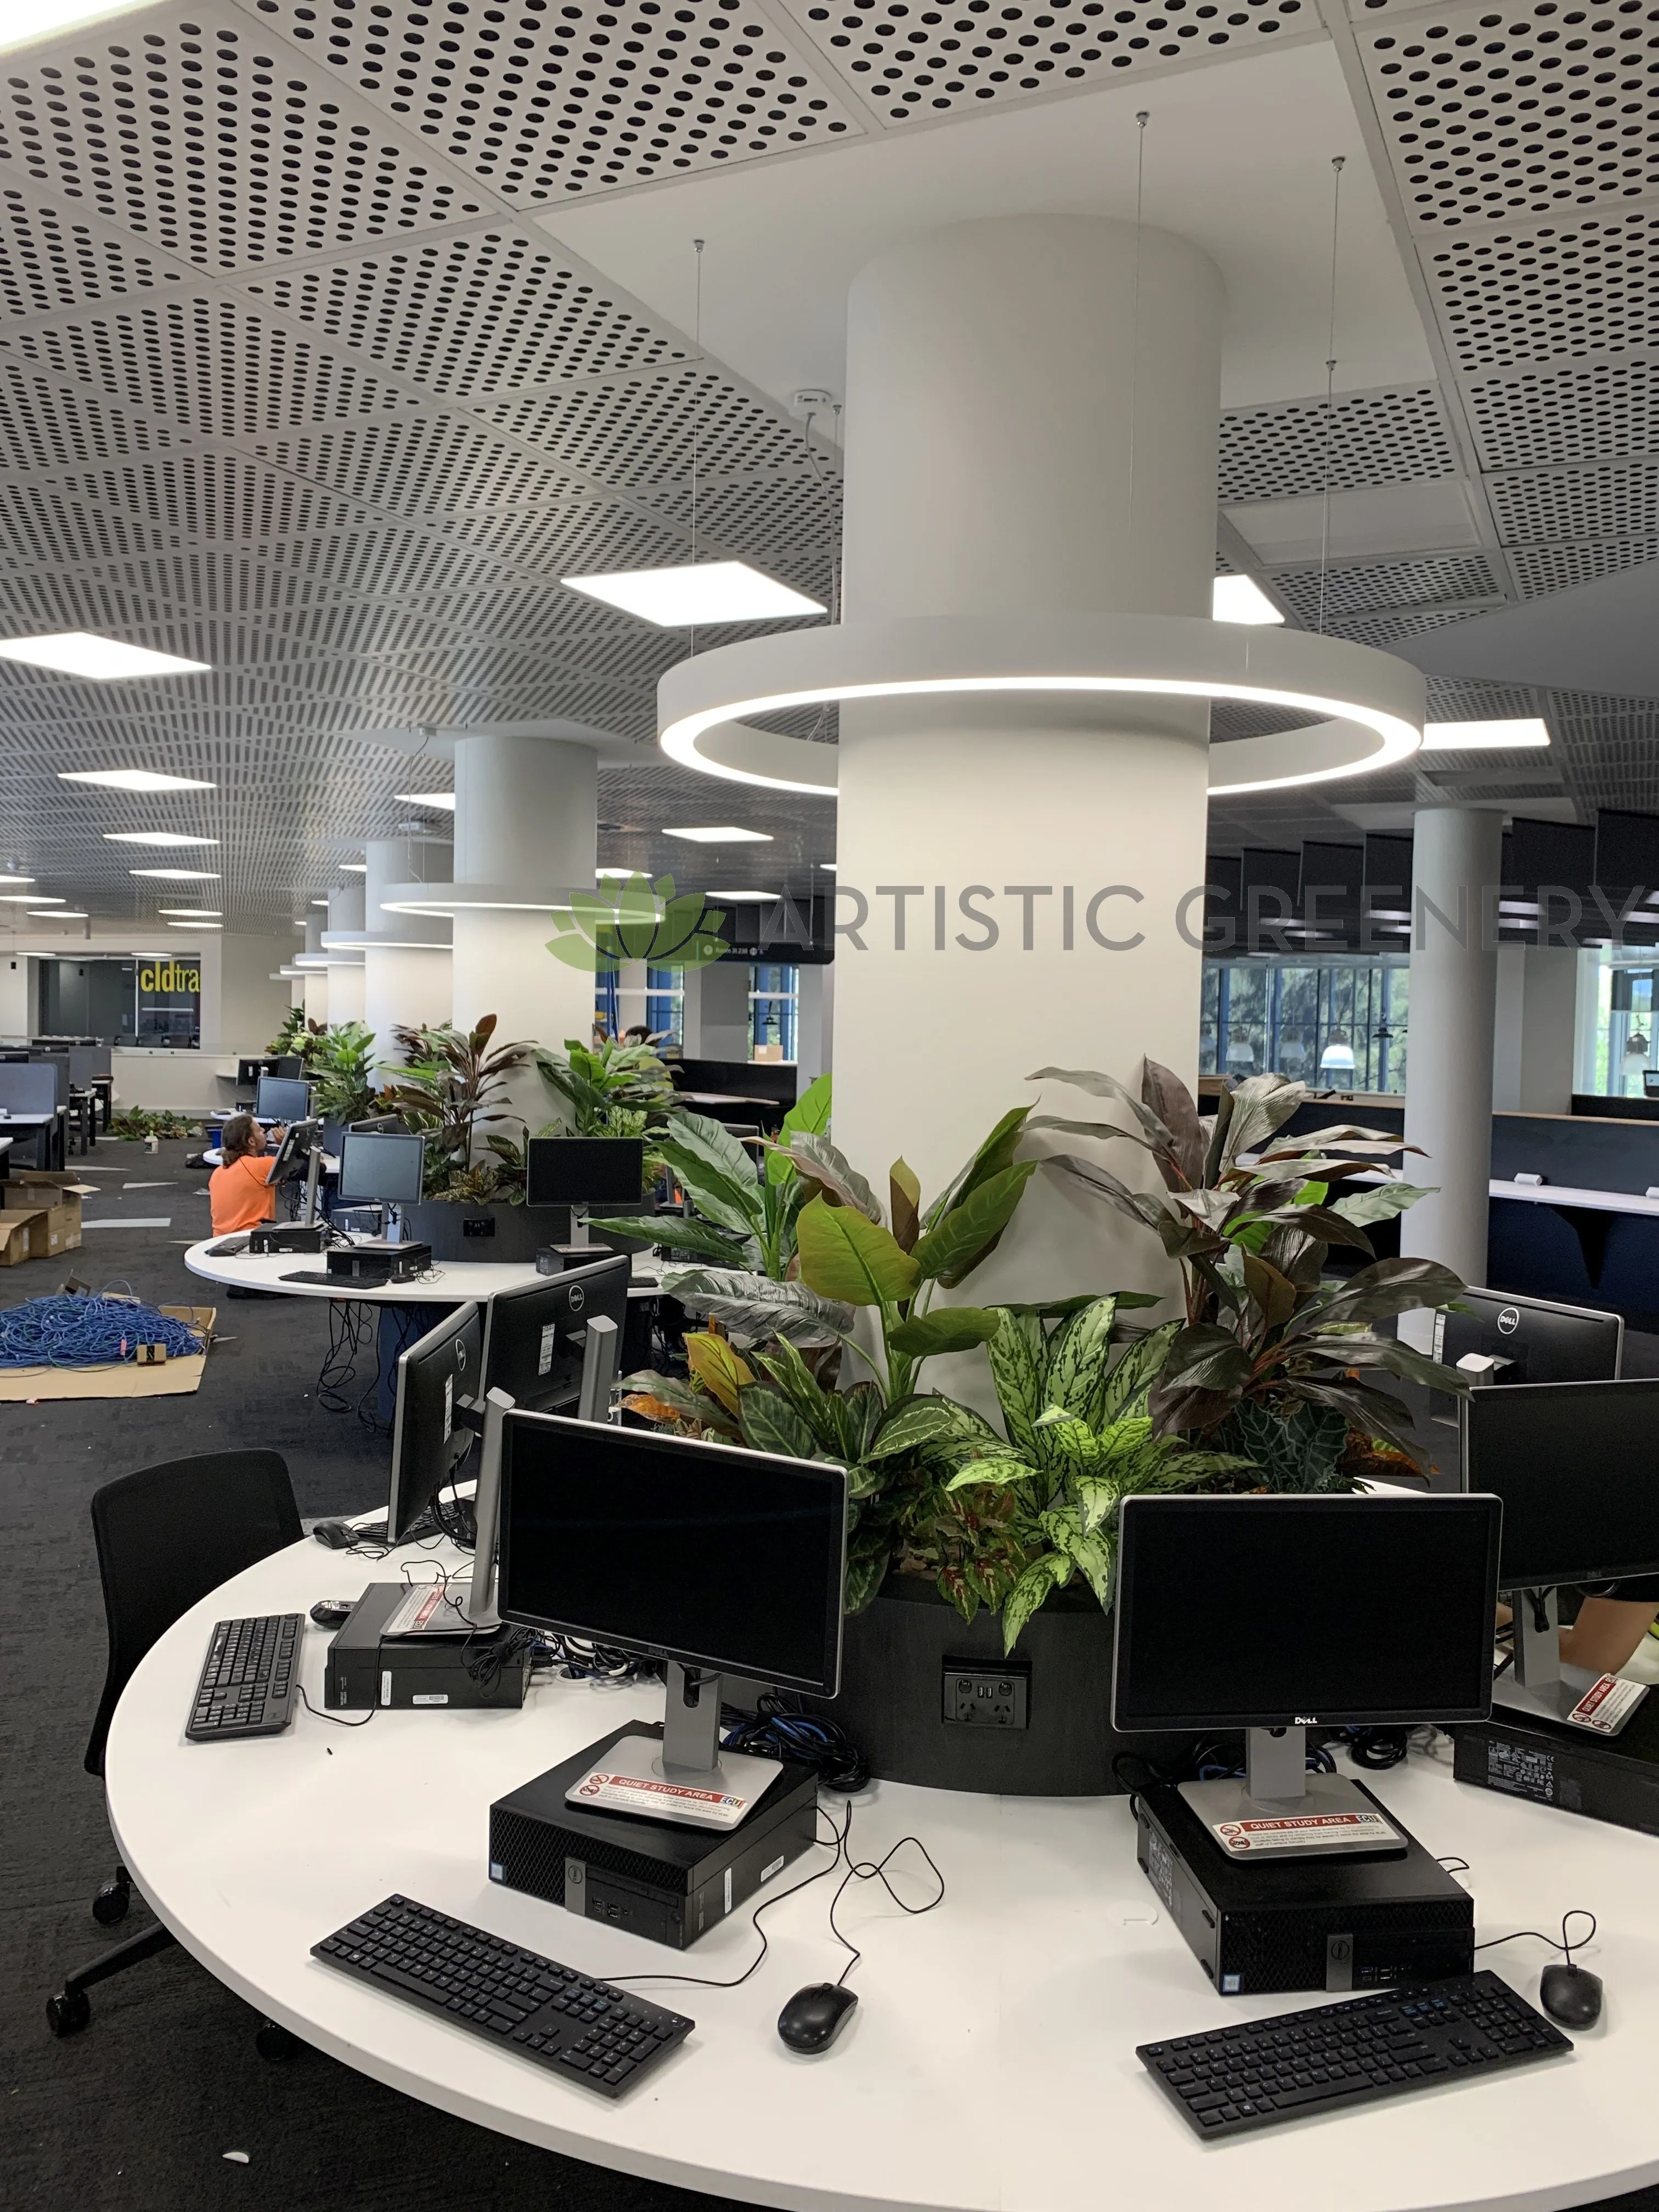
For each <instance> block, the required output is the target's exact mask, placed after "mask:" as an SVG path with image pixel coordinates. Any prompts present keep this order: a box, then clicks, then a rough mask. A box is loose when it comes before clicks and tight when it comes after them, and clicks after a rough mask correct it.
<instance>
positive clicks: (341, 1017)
mask: <svg viewBox="0 0 1659 2212" xmlns="http://www.w3.org/2000/svg"><path fill="white" fill-rule="evenodd" d="M362 927H363V887H362V884H348V885H347V886H346V888H345V889H344V890H337V891H331V892H330V893H329V895H328V933H329V935H330V936H332V935H333V934H334V933H335V931H336V930H343V931H356V932H357V933H360V934H361V933H362ZM328 1018H329V1025H330V1027H331V1028H333V1029H337V1028H339V1027H340V1025H341V1024H343V1023H344V1022H360V1021H362V1018H363V956H362V949H361V947H359V946H356V945H354V946H353V947H352V948H351V949H350V951H342V952H341V953H340V956H339V957H338V958H335V957H333V956H332V954H331V957H330V959H329V963H328Z"/></svg>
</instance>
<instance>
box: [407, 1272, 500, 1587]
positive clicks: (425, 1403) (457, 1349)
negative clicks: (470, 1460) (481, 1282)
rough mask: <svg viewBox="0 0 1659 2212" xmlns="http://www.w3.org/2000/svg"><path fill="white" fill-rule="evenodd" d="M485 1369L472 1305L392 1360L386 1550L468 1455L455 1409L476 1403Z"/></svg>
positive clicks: (465, 1427)
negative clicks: (394, 1401) (395, 1365)
mask: <svg viewBox="0 0 1659 2212" xmlns="http://www.w3.org/2000/svg"><path fill="white" fill-rule="evenodd" d="M482 1370H483V1321H482V1319H481V1317H480V1316H479V1312H478V1309H477V1306H476V1305H472V1304H467V1305H464V1306H458V1307H457V1308H456V1310H455V1311H454V1312H453V1314H451V1315H450V1316H449V1318H448V1319H447V1321H441V1322H439V1324H438V1326H437V1327H436V1328H433V1329H428V1331H427V1333H426V1334H425V1335H424V1336H422V1337H421V1338H419V1339H417V1340H416V1342H415V1343H413V1344H411V1345H410V1346H409V1349H408V1350H407V1351H406V1352H399V1353H398V1396H397V1405H396V1409H395V1411H394V1412H393V1414H392V1489H391V1494H390V1497H389V1499H388V1502H387V1505H386V1541H387V1543H388V1544H401V1543H402V1542H403V1541H404V1539H405V1537H407V1535H408V1534H409V1533H410V1530H411V1529H412V1528H416V1526H417V1525H418V1524H419V1523H420V1522H421V1521H422V1519H423V1518H424V1517H425V1516H426V1515H427V1514H428V1512H430V1511H431V1510H432V1509H433V1507H434V1506H435V1504H436V1503H437V1499H438V1493H439V1492H440V1491H441V1490H443V1489H444V1488H445V1487H446V1486H447V1485H448V1484H449V1483H451V1482H453V1480H454V1479H455V1474H456V1470H457V1468H459V1466H460V1463H461V1462H462V1461H463V1460H464V1459H465V1457H466V1455H467V1453H468V1451H469V1450H470V1449H471V1445H472V1437H473V1434H474V1431H473V1428H472V1426H471V1424H470V1423H469V1422H468V1421H467V1420H466V1419H465V1418H464V1417H463V1412H462V1409H461V1405H460V1401H462V1400H463V1399H471V1398H475V1397H476V1396H477V1394H478V1383H479V1376H480V1374H481V1372H482Z"/></svg>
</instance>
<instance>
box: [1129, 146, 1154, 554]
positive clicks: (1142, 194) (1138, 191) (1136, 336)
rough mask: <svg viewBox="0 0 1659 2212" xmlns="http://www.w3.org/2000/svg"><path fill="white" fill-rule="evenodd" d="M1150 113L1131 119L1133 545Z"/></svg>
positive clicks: (1130, 466) (1131, 458)
mask: <svg viewBox="0 0 1659 2212" xmlns="http://www.w3.org/2000/svg"><path fill="white" fill-rule="evenodd" d="M1151 121H1152V111H1151V109H1150V108H1146V107H1143V108H1142V109H1141V110H1140V112H1139V114H1138V115H1137V116H1136V117H1135V279H1134V293H1133V301H1132V303H1131V307H1130V311H1129V519H1128V528H1127V536H1128V538H1129V541H1130V544H1131V545H1132V546H1133V542H1134V527H1135V439H1136V433H1137V431H1138V430H1139V419H1138V418H1139V413H1140V215H1141V208H1142V205H1143V204H1144V202H1145V198H1146V125H1148V124H1149V123H1150V122H1151Z"/></svg>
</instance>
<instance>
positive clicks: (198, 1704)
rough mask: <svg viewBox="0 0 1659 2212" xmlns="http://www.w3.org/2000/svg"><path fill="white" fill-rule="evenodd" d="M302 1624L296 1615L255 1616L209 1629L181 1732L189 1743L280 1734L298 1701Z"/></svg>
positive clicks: (298, 1615) (260, 1614)
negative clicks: (205, 1653) (210, 1633)
mask: <svg viewBox="0 0 1659 2212" xmlns="http://www.w3.org/2000/svg"><path fill="white" fill-rule="evenodd" d="M304 1626H305V1623H304V1620H303V1617H302V1616H301V1614H299V1613H259V1614H257V1615H255V1616H254V1617H253V1618H252V1620H222V1621H219V1622H217V1623H216V1625H215V1627H214V1631H213V1641H212V1642H211V1644H209V1646H208V1656H207V1658H206V1660H205V1662H204V1664H203V1668H202V1679H201V1680H200V1681H199V1682H198V1683H197V1685H196V1696H195V1698H194V1699H193V1700H192V1702H191V1709H190V1723H189V1726H188V1727H187V1728H186V1729H185V1735H187V1736H188V1737H189V1738H190V1739H191V1741H192V1742H193V1743H221V1742H222V1741H224V1739H225V1738H226V1737H227V1736H233V1735H280V1734H281V1733H282V1731H283V1729H285V1728H286V1727H287V1726H288V1724H289V1722H290V1721H291V1720H292V1719H293V1717H294V1708H295V1703H296V1702H297V1700H298V1698H299V1685H298V1662H299V1654H300V1637H301V1632H302V1630H303V1628H304Z"/></svg>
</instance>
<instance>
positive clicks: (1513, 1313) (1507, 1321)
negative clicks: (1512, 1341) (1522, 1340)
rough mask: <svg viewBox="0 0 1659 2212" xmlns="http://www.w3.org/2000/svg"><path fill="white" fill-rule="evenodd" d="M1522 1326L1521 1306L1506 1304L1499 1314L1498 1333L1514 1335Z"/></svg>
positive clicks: (1500, 1334)
mask: <svg viewBox="0 0 1659 2212" xmlns="http://www.w3.org/2000/svg"><path fill="white" fill-rule="evenodd" d="M1520 1326H1521V1309H1520V1307H1519V1306H1505V1307H1504V1309H1503V1310H1502V1311H1501V1312H1500V1313H1499V1315H1498V1334H1499V1336H1513V1335H1514V1334H1515V1332H1516V1329H1517V1328H1520Z"/></svg>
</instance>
